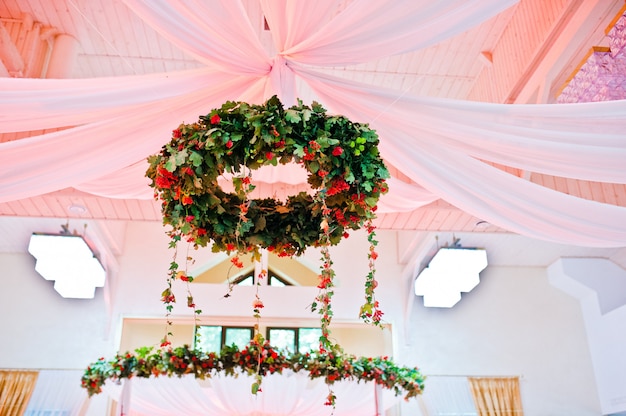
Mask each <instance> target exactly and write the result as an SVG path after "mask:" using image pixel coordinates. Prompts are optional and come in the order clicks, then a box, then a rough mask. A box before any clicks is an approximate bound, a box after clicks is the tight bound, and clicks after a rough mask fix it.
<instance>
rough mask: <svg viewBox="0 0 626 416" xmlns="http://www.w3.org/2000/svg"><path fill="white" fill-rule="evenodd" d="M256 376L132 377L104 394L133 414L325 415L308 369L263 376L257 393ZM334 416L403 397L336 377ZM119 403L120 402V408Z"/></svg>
mask: <svg viewBox="0 0 626 416" xmlns="http://www.w3.org/2000/svg"><path fill="white" fill-rule="evenodd" d="M253 382H254V379H253V378H252V377H250V376H248V375H245V374H240V375H239V376H238V377H237V378H235V377H232V376H224V375H220V374H218V375H215V376H213V377H212V378H211V379H208V380H196V379H195V378H194V377H193V376H183V377H181V378H178V377H174V378H169V377H157V378H152V377H151V378H133V379H130V380H124V382H123V385H121V386H120V385H115V384H109V385H105V390H104V391H105V393H108V394H109V395H110V397H111V398H112V399H114V400H115V401H117V402H118V403H122V404H123V405H124V411H125V412H126V414H130V415H131V416H169V415H181V414H184V415H186V416H203V415H207V414H210V415H213V416H327V415H328V414H329V413H330V410H331V408H330V407H328V406H325V405H324V403H325V401H326V396H327V395H328V392H329V390H328V386H327V385H326V384H325V383H324V381H323V380H321V379H316V380H310V379H309V378H308V375H307V374H303V373H294V372H291V371H285V372H284V373H283V374H282V375H280V374H271V375H267V376H265V377H264V378H263V383H262V386H261V390H262V391H261V392H259V393H258V394H256V395H253V394H251V393H250V386H251V385H252V383H253ZM332 389H333V391H334V393H335V394H336V395H337V403H336V408H335V411H334V413H333V414H334V415H335V416H377V414H378V413H377V412H378V409H379V408H380V409H383V410H387V409H389V408H391V407H392V406H393V405H395V404H396V403H398V401H399V400H401V396H395V395H394V393H393V392H392V391H389V390H386V389H382V391H380V389H377V388H376V385H375V384H374V383H372V382H360V383H357V382H356V381H338V382H336V383H334V384H333V385H332ZM120 406H121V405H118V408H119V407H120Z"/></svg>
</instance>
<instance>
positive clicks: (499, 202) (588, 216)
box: [0, 0, 626, 246]
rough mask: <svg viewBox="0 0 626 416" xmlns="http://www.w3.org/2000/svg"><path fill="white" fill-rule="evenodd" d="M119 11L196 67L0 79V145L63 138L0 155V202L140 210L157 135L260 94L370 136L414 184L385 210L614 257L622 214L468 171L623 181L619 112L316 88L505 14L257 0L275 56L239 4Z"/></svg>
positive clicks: (625, 233) (137, 4) (221, 1)
mask: <svg viewBox="0 0 626 416" xmlns="http://www.w3.org/2000/svg"><path fill="white" fill-rule="evenodd" d="M125 3H126V4H127V5H128V6H129V8H130V9H131V10H133V11H134V12H135V13H136V14H137V15H138V16H139V17H140V18H142V19H143V20H144V21H145V22H146V23H148V24H150V25H151V26H152V27H154V28H155V29H156V30H157V31H158V32H159V33H160V34H161V35H162V36H163V37H165V38H166V39H167V40H169V41H170V42H172V43H173V44H174V45H176V46H178V47H179V48H181V49H183V50H184V51H185V52H187V53H188V54H190V55H191V56H194V57H195V58H196V59H197V60H198V61H199V62H201V63H202V64H204V65H206V68H201V69H198V70H193V71H184V72H174V73H168V74H152V75H141V76H131V77H120V78H104V79H88V80H52V79H50V80H20V79H7V78H0V132H17V131H25V130H34V129H44V128H59V127H68V126H75V127H72V128H68V129H66V130H61V131H57V132H54V133H50V134H44V135H40V136H35V137H29V138H26V139H21V140H15V141H13V142H6V143H0V202H5V201H12V200H16V199H20V198H26V197H30V196H35V195H39V194H43V193H47V192H52V191H55V190H58V189H63V188H66V187H75V188H77V189H81V190H83V191H86V192H91V193H94V194H97V195H102V196H108V197H123V198H150V197H151V192H150V190H149V189H147V190H146V179H145V177H144V176H143V173H144V167H145V158H146V157H147V156H148V155H149V154H151V153H155V152H156V151H158V149H159V148H160V146H162V145H163V144H164V143H165V142H166V141H167V140H168V139H169V135H170V132H171V130H173V129H174V128H176V127H177V126H178V125H179V124H180V123H181V122H186V123H190V122H194V121H196V120H197V117H198V115H199V114H205V113H206V112H208V111H209V110H210V109H211V108H214V107H218V106H220V105H221V103H222V102H224V101H226V100H245V101H250V102H261V101H262V100H263V99H265V98H268V96H269V95H270V94H274V93H276V94H278V95H279V96H280V97H281V99H282V100H283V101H284V102H285V103H287V104H290V103H293V102H295V98H296V97H301V98H303V99H304V101H305V102H308V101H310V99H311V98H315V97H316V98H318V99H319V100H320V101H321V103H322V104H323V105H324V106H326V107H327V108H329V110H331V111H332V112H334V113H339V114H345V115H347V116H349V117H351V118H352V119H354V120H355V121H359V122H367V123H370V124H371V126H372V127H373V128H375V129H376V130H377V131H378V133H379V135H380V137H381V146H380V147H381V152H382V153H383V156H384V157H385V159H386V160H387V161H388V162H389V163H390V164H392V165H393V166H394V167H396V168H398V169H399V170H400V171H401V172H403V173H404V174H406V175H407V176H408V177H410V178H411V179H412V180H413V181H414V182H415V183H413V184H405V183H401V182H400V181H392V183H391V185H390V194H389V195H388V196H386V197H385V198H384V199H383V201H381V208H384V209H386V210H387V211H404V210H410V209H414V208H416V207H419V206H420V205H423V204H426V203H428V202H431V201H433V200H435V199H437V198H443V199H445V200H446V201H448V202H450V203H452V204H454V205H456V206H457V207H459V208H461V209H463V210H465V211H467V212H470V213H472V214H473V215H476V216H478V217H480V218H483V219H485V220H487V221H489V222H492V223H493V224H496V225H499V226H502V227H504V228H507V229H510V230H512V231H515V232H519V233H521V234H524V235H528V236H533V237H538V238H543V239H548V240H551V241H557V242H562V243H570V244H576V245H589V246H624V245H625V244H626V208H624V207H618V206H612V205H607V204H602V203H597V202H593V201H586V200H583V199H580V198H575V197H571V196H567V195H564V194H561V193H559V192H556V191H552V190H550V189H547V188H543V187H540V186H538V185H535V184H532V183H530V182H528V181H525V180H522V179H520V178H517V177H515V176H513V175H509V174H507V173H504V172H502V171H500V170H498V169H495V168H493V167H492V166H490V165H489V164H487V163H484V162H482V161H488V162H495V163H500V164H505V165H508V166H512V167H517V168H520V169H525V170H528V171H531V172H538V173H546V174H550V175H557V176H563V177H568V178H575V179H585V180H594V181H603V182H615V183H626V163H623V161H624V160H626V159H625V156H626V140H624V134H623V132H624V131H626V117H624V116H623V115H624V114H626V102H624V101H615V102H604V103H589V104H572V105H499V104H488V103H474V102H463V101H454V100H442V99H434V98H429V97H416V96H413V95H411V94H410V93H409V92H407V91H389V90H384V89H382V88H379V87H376V86H372V85H362V84H358V83H356V82H352V81H349V80H345V79H339V78H335V77H330V76H328V75H325V74H324V69H325V68H326V67H331V66H342V65H352V64H359V63H364V62H368V61H370V60H373V59H379V58H383V57H385V56H389V55H393V54H399V53H403V52H409V51H414V50H416V49H419V48H422V47H424V46H428V45H431V44H433V43H436V42H438V41H440V40H443V39H445V38H447V37H449V36H452V35H455V34H459V33H462V32H463V31H465V30H468V29H470V28H471V27H473V26H474V25H476V24H478V23H480V22H481V21H483V20H485V19H487V18H489V17H491V16H493V15H495V14H497V13H498V12H500V11H502V10H504V9H505V8H507V7H510V6H511V5H513V4H514V3H515V1H511V0H508V1H500V0H488V1H485V0H474V1H462V0H456V1H452V2H431V1H426V0H420V1H408V0H407V1H397V0H353V1H352V2H348V3H347V6H345V9H343V10H338V9H337V5H338V4H343V3H341V2H337V1H332V0H322V1H316V2H310V1H304V0H294V1H287V0H282V1H274V0H260V4H261V7H262V9H263V13H264V15H265V17H266V19H267V22H268V25H269V26H270V28H271V33H272V37H273V42H274V45H273V49H274V50H275V53H274V52H273V51H272V52H268V51H267V50H266V49H265V48H264V46H263V45H262V44H261V42H260V41H259V39H258V38H257V37H256V35H255V32H254V30H253V26H252V24H251V22H250V20H249V18H248V16H247V13H246V10H245V9H244V7H243V5H242V2H241V1H238V0H212V1H199V0H195V1H189V2H178V1H174V0H161V1H148V0H125ZM207 15H211V16H212V18H211V19H210V24H209V23H208V22H209V20H207V19H205V18H203V16H207ZM216 16H217V17H216ZM298 88H301V90H300V91H298ZM309 92H311V93H312V94H313V95H311V96H307V94H308V93H309Z"/></svg>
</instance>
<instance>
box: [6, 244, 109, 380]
mask: <svg viewBox="0 0 626 416" xmlns="http://www.w3.org/2000/svg"><path fill="white" fill-rule="evenodd" d="M0 276H1V281H2V291H1V293H2V296H1V299H0V317H1V319H2V324H1V325H0V339H1V340H2V341H1V342H0V368H45V369H83V368H85V367H86V366H87V365H88V364H89V363H91V362H93V361H95V360H96V359H98V358H99V357H100V356H102V355H106V354H111V353H112V352H113V349H112V348H110V346H112V344H111V343H110V341H111V340H110V339H107V322H108V320H107V314H106V310H105V303H104V300H103V290H102V289H97V290H96V297H95V298H94V299H64V298H62V297H61V296H60V295H59V294H58V293H57V292H56V291H55V290H54V288H53V283H54V282H51V281H46V280H44V279H43V278H42V277H41V276H40V275H39V274H38V273H37V272H35V259H34V258H33V257H32V256H31V255H30V254H28V253H23V254H4V253H0ZM77 382H78V381H77Z"/></svg>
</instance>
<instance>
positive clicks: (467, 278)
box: [415, 246, 488, 308]
mask: <svg viewBox="0 0 626 416" xmlns="http://www.w3.org/2000/svg"><path fill="white" fill-rule="evenodd" d="M487 264H488V263H487V252H486V251H485V250H484V249H478V248H462V247H460V246H454V247H445V248H440V249H439V250H438V251H437V253H436V254H435V256H434V257H433V259H432V260H431V261H430V263H429V264H428V266H426V267H425V268H424V269H423V270H422V271H421V272H420V274H419V275H418V276H417V279H416V280H415V294H416V295H417V296H423V297H424V306H425V307H436V308H451V307H452V306H454V305H456V303H457V302H458V301H460V300H461V292H466V293H467V292H469V291H471V290H472V289H474V288H475V287H476V286H477V285H478V283H480V277H479V273H480V272H481V271H483V270H484V269H485V268H486V267H487Z"/></svg>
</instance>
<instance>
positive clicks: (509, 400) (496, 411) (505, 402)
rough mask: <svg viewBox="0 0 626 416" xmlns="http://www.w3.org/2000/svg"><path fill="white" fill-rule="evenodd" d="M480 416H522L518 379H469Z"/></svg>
mask: <svg viewBox="0 0 626 416" xmlns="http://www.w3.org/2000/svg"><path fill="white" fill-rule="evenodd" d="M468 380H469V383H470V388H471V390H472V396H473V397H474V403H476V408H477V409H478V415H479V416H522V415H523V414H524V410H523V409H522V398H521V395H520V388H519V378H518V377H469V378H468Z"/></svg>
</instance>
